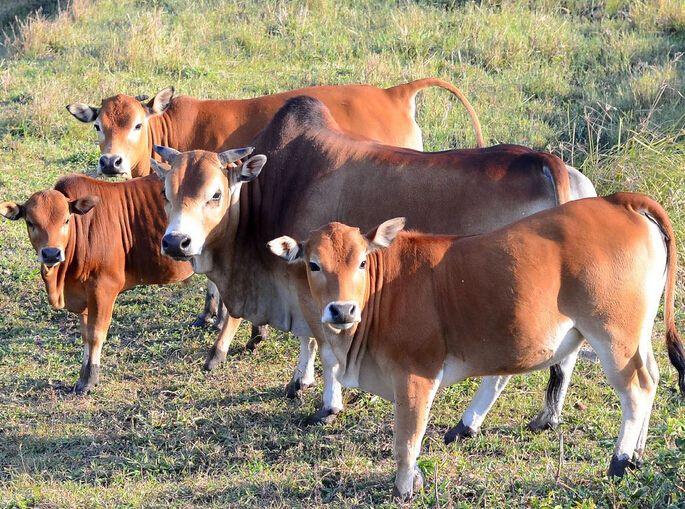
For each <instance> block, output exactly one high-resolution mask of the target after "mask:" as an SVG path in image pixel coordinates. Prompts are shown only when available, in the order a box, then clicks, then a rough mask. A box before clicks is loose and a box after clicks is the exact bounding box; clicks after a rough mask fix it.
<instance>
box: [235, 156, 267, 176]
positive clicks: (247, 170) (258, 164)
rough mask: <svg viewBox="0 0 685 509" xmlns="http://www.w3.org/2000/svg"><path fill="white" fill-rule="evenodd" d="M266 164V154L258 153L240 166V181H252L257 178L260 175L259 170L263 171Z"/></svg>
mask: <svg viewBox="0 0 685 509" xmlns="http://www.w3.org/2000/svg"><path fill="white" fill-rule="evenodd" d="M265 164H266V156H265V155H263V154H258V155H256V156H253V157H250V158H249V159H248V160H247V161H245V162H244V163H243V165H242V166H241V167H240V174H239V177H238V180H239V181H240V182H250V181H252V180H254V179H256V178H257V177H258V176H259V172H261V171H262V168H264V165H265Z"/></svg>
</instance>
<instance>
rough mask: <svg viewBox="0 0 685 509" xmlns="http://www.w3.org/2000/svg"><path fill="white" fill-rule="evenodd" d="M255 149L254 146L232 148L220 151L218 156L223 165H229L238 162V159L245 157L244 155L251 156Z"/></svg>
mask: <svg viewBox="0 0 685 509" xmlns="http://www.w3.org/2000/svg"><path fill="white" fill-rule="evenodd" d="M253 150H254V147H243V148H232V149H230V150H225V151H223V152H220V153H219V154H217V156H218V157H219V162H220V163H221V166H227V165H229V164H231V163H234V162H236V161H237V160H238V159H243V158H244V157H247V156H249V155H250V154H251V153H252V151H253Z"/></svg>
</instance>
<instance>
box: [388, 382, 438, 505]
mask: <svg viewBox="0 0 685 509" xmlns="http://www.w3.org/2000/svg"><path fill="white" fill-rule="evenodd" d="M394 385H395V387H394V391H395V436H394V441H395V444H394V456H395V461H396V462H397V473H396V475H395V487H394V488H393V497H395V498H398V499H400V500H402V501H406V500H409V499H410V498H411V497H412V496H413V494H414V492H415V491H419V490H421V489H423V476H422V475H421V472H420V470H419V468H418V465H417V463H416V460H417V458H418V456H419V452H421V441H422V440H423V435H424V434H425V433H426V425H427V424H428V416H429V413H430V408H431V405H432V403H433V398H434V397H435V393H436V392H437V390H438V387H439V386H440V383H439V381H438V380H436V379H429V378H423V377H418V376H415V375H410V374H408V373H400V374H399V375H398V376H397V378H396V380H394Z"/></svg>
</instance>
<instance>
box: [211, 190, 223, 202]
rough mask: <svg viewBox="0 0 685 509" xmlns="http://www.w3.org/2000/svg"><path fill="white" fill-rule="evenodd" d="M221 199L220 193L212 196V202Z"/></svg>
mask: <svg viewBox="0 0 685 509" xmlns="http://www.w3.org/2000/svg"><path fill="white" fill-rule="evenodd" d="M220 199H221V191H217V192H216V193H214V196H212V201H219V200H220Z"/></svg>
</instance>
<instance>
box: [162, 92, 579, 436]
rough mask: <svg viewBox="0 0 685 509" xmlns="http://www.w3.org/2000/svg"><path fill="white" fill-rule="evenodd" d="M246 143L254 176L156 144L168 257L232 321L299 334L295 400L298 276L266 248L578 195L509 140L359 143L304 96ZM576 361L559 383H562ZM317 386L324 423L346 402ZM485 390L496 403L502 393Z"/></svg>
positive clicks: (306, 338)
mask: <svg viewBox="0 0 685 509" xmlns="http://www.w3.org/2000/svg"><path fill="white" fill-rule="evenodd" d="M254 145H255V150H256V152H261V153H262V154H265V155H266V156H267V158H268V163H267V166H266V167H265V169H264V171H263V172H261V173H260V170H261V168H262V166H264V163H265V159H266V158H264V156H263V155H260V156H255V157H252V158H251V159H248V160H247V161H246V162H245V163H244V164H243V165H242V166H241V167H239V168H227V167H226V165H225V164H223V162H222V160H221V156H220V155H217V154H214V153H210V152H205V151H192V152H185V153H179V152H178V151H175V150H171V149H168V148H162V147H160V148H158V149H157V150H158V151H159V152H160V153H161V154H162V155H163V156H164V157H165V159H166V160H167V161H168V162H169V163H170V164H171V170H170V171H167V169H165V168H161V167H156V168H155V169H156V171H158V172H159V174H160V176H162V177H163V178H164V179H165V181H166V186H165V189H166V197H167V199H168V200H169V203H168V205H167V212H168V214H169V226H168V228H167V232H166V235H165V239H166V240H167V241H168V242H167V244H166V246H165V247H164V250H165V252H166V253H167V254H169V255H170V256H174V257H177V258H190V259H192V261H193V267H194V269H195V270H196V271H197V272H200V273H205V274H207V276H208V277H209V278H210V279H211V280H213V281H214V282H215V283H216V284H217V286H218V287H219V290H220V291H221V294H222V298H223V299H224V300H225V302H226V306H227V307H228V310H229V312H230V314H231V315H233V316H239V317H244V318H245V319H248V320H250V321H252V322H253V323H257V324H270V325H273V326H275V327H277V328H279V329H282V330H286V331H292V332H293V333H294V334H296V335H298V336H300V340H301V355H300V361H299V363H298V367H297V369H296V371H295V374H294V375H293V379H292V382H291V383H290V384H289V386H288V390H289V395H291V396H294V395H295V394H297V392H298V390H299V389H300V388H301V387H302V386H306V385H307V384H310V383H312V382H313V377H314V369H313V361H314V354H315V351H316V343H315V342H314V340H311V339H310V336H311V334H310V330H309V326H308V324H307V322H306V321H305V319H304V317H303V315H302V306H301V303H300V302H299V301H298V300H297V298H296V297H295V293H294V292H293V290H294V288H295V284H296V282H297V280H298V279H300V278H304V273H303V272H299V271H297V270H288V269H287V267H285V266H283V264H280V263H277V260H275V259H272V258H273V257H272V256H270V255H269V253H268V251H267V250H266V242H268V241H269V240H271V239H273V238H274V237H275V236H277V235H282V234H288V235H297V236H304V235H307V234H308V233H309V232H310V231H311V230H313V229H314V228H317V227H318V226H320V225H322V224H325V223H327V222H329V221H331V220H340V221H346V222H349V223H352V224H357V225H360V226H362V227H367V228H368V227H371V226H372V225H374V224H378V222H379V221H381V220H382V219H383V218H387V217H391V216H393V215H397V214H398V213H402V214H406V215H407V216H408V217H409V218H410V220H411V221H412V224H413V225H415V226H417V227H419V228H424V229H427V230H432V231H434V232H441V233H461V234H472V233H478V232H482V231H489V230H492V229H494V228H497V227H500V226H502V225H505V224H508V223H511V222H513V221H515V220H517V219H519V218H521V217H524V216H527V215H530V214H532V213H534V212H537V211H539V210H542V209H545V208H548V207H553V206H555V205H556V204H557V203H559V202H564V201H566V200H568V199H569V198H570V197H573V196H574V189H573V188H572V187H570V186H569V171H568V169H567V168H566V167H565V165H564V164H563V162H562V161H561V160H560V159H559V158H557V157H554V156H552V155H551V154H547V153H543V152H537V151H534V150H531V149H528V148H525V147H521V146H515V145H501V146H497V147H491V148H487V149H471V150H453V151H446V152H438V153H432V154H431V153H422V152H417V151H414V150H409V149H403V148H397V147H389V146H385V145H380V144H377V143H372V142H368V141H359V140H355V139H351V138H350V137H349V136H346V135H345V134H343V133H341V132H340V130H339V129H337V126H336V124H335V121H334V120H333V118H332V116H331V115H330V113H329V112H328V110H327V109H326V107H325V106H324V105H323V104H322V103H321V102H320V101H317V100H315V99H312V98H309V97H299V98H295V99H291V100H290V101H289V102H288V103H287V104H286V105H285V106H284V107H283V108H282V109H281V110H280V111H279V113H278V114H277V115H276V116H275V117H274V120H273V121H272V122H271V123H270V124H269V126H268V127H267V128H265V129H264V130H263V131H262V133H261V134H260V135H259V136H258V137H257V138H256V139H255V141H254ZM156 166H159V165H156ZM215 198H216V201H214V202H212V201H211V200H213V199H215ZM208 203H211V206H208V205H207V204H208ZM224 332H226V331H224ZM233 334H234V330H231V331H228V332H226V333H222V335H221V336H220V338H219V340H218V341H217V342H216V343H215V346H214V348H213V351H212V354H211V355H210V357H209V358H208V360H207V365H208V367H210V368H211V367H213V366H215V365H217V364H218V363H219V362H221V361H222V360H223V359H224V358H225V355H226V352H227V350H228V345H229V342H230V339H231V337H232V335H233ZM574 360H575V358H572V359H571V362H570V363H569V365H568V366H567V367H568V368H569V369H567V370H566V371H565V372H564V373H563V375H564V376H563V377H560V378H558V379H555V384H560V385H561V386H562V387H565V386H566V385H567V384H568V380H569V379H570V376H569V375H570V369H572V368H573V364H574V362H573V361H574ZM324 380H325V387H324V407H323V408H322V410H321V411H320V412H317V414H315V416H313V421H327V420H330V419H332V418H333V416H334V415H335V414H336V413H337V412H339V411H340V410H341V409H342V406H343V403H342V394H341V387H340V384H339V382H338V381H337V379H336V375H335V371H334V370H333V371H325V372H324ZM490 386H495V387H496V386H497V384H491V385H490ZM487 394H488V395H489V396H490V399H491V400H492V401H494V399H495V398H496V397H497V394H498V393H493V392H492V391H487ZM561 394H562V396H561V397H559V398H556V399H553V400H548V401H547V405H546V411H545V412H543V413H542V414H541V418H540V419H539V420H538V421H536V423H539V427H547V426H553V425H555V424H556V422H558V416H559V412H560V409H561V404H562V402H563V391H562V392H561ZM476 427H477V425H476Z"/></svg>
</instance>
